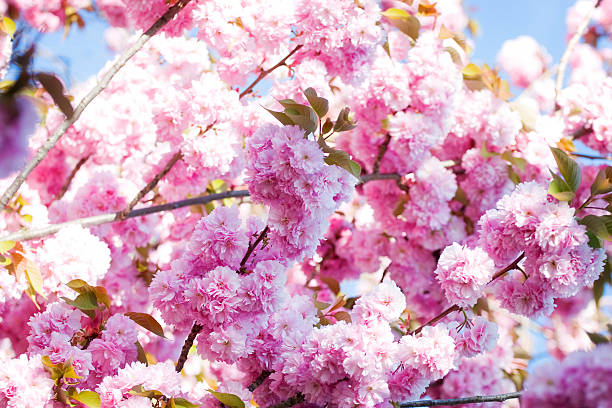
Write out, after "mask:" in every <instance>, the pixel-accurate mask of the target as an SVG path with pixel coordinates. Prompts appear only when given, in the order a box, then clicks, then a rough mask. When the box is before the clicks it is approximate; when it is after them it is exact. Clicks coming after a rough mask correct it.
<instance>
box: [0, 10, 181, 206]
mask: <svg viewBox="0 0 612 408" xmlns="http://www.w3.org/2000/svg"><path fill="white" fill-rule="evenodd" d="M190 1H191V0H179V1H178V2H177V3H176V4H175V5H174V6H172V7H170V8H169V9H168V11H166V12H165V13H164V14H163V15H162V16H161V17H160V18H159V19H158V20H157V21H156V22H155V23H153V25H152V26H151V27H150V28H149V29H148V30H147V31H145V32H144V33H143V34H142V35H141V36H140V37H139V38H138V40H136V42H135V43H134V44H133V45H132V46H131V47H130V48H128V49H127V50H126V51H125V52H124V53H123V54H122V55H121V56H120V57H119V58H118V59H117V61H115V63H114V64H113V65H112V66H111V67H110V69H109V70H108V71H107V72H106V73H105V74H104V76H102V79H100V82H98V83H97V84H96V85H95V86H94V87H93V88H92V89H91V90H90V91H89V92H88V93H87V95H85V96H84V97H83V99H82V100H81V102H79V104H78V105H77V107H76V108H75V109H74V111H73V112H72V115H70V116H69V117H67V118H66V119H64V121H63V122H62V123H61V124H60V125H59V126H58V127H57V129H55V131H54V132H53V134H52V135H51V136H50V137H49V138H48V139H47V140H46V141H45V143H43V145H42V146H41V147H40V148H39V149H38V151H37V152H36V154H35V155H34V158H33V159H32V160H31V161H30V162H29V163H28V164H26V166H25V168H24V169H23V170H21V172H20V173H19V174H18V175H17V176H16V177H15V179H14V180H13V182H12V183H11V185H10V186H9V187H8V188H7V189H6V191H5V192H4V194H2V197H1V198H0V208H4V207H6V206H7V205H8V203H9V202H10V201H11V198H13V196H14V195H15V193H16V192H17V190H19V187H21V185H22V184H23V183H24V182H25V180H26V178H27V177H28V175H29V174H30V173H31V172H32V171H33V170H34V169H35V168H36V166H38V164H40V162H41V161H42V160H43V159H44V158H45V156H47V153H49V151H50V150H51V149H52V148H53V146H55V144H56V143H57V141H58V140H59V139H60V138H61V137H62V136H63V135H64V133H66V131H67V130H68V128H70V126H72V125H73V124H74V123H75V122H76V121H77V120H78V119H79V117H81V114H82V113H83V111H84V110H85V108H87V106H88V105H89V104H90V103H91V102H92V101H93V100H94V99H95V98H96V96H98V95H99V94H100V93H101V92H102V91H103V90H104V89H105V88H106V87H107V86H108V84H109V83H110V81H111V79H113V77H114V76H115V74H117V72H119V70H120V69H121V68H123V66H124V65H125V64H126V63H127V62H128V61H129V60H130V58H132V57H133V56H134V55H135V54H136V53H137V52H138V51H139V50H140V49H141V48H142V47H143V46H144V45H145V43H146V42H147V41H149V39H150V38H151V37H153V36H154V35H155V34H157V33H158V32H159V31H160V30H161V29H162V28H163V27H164V26H165V25H166V24H168V22H170V21H171V20H172V19H173V18H174V16H176V15H177V13H178V12H179V11H181V10H182V9H183V8H185V6H187V4H189V2H190Z"/></svg>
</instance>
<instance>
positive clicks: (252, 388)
mask: <svg viewBox="0 0 612 408" xmlns="http://www.w3.org/2000/svg"><path fill="white" fill-rule="evenodd" d="M270 375H272V371H266V370H264V371H262V372H261V374H259V376H258V377H257V378H256V379H255V380H253V382H252V383H251V384H250V385H249V391H251V392H253V391H255V390H256V389H257V387H259V386H260V385H261V384H263V382H264V381H265V380H266V378H268V377H269V376H270Z"/></svg>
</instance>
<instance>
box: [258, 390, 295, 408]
mask: <svg viewBox="0 0 612 408" xmlns="http://www.w3.org/2000/svg"><path fill="white" fill-rule="evenodd" d="M301 402H304V394H302V393H301V392H300V393H297V394H295V395H294V396H293V397H291V398H289V399H287V400H285V401H283V402H279V403H278V404H274V405H270V406H269V407H267V408H289V407H292V406H294V405H297V404H299V403H301Z"/></svg>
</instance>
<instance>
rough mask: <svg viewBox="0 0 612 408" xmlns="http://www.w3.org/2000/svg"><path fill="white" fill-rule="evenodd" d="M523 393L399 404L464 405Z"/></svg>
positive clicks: (407, 406)
mask: <svg viewBox="0 0 612 408" xmlns="http://www.w3.org/2000/svg"><path fill="white" fill-rule="evenodd" d="M520 396H521V393H520V392H519V391H517V392H510V393H508V394H498V395H475V396H473V397H463V398H451V399H443V400H419V401H410V402H403V403H401V404H400V405H399V406H400V408H412V407H439V406H441V405H462V404H476V403H479V402H502V401H506V400H509V399H514V398H520Z"/></svg>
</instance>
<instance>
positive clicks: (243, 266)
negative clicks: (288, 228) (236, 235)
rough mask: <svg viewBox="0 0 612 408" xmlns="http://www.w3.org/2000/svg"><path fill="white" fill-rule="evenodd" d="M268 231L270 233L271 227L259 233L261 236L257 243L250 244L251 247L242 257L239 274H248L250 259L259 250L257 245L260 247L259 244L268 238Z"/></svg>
mask: <svg viewBox="0 0 612 408" xmlns="http://www.w3.org/2000/svg"><path fill="white" fill-rule="evenodd" d="M268 231H270V227H268V226H267V225H266V227H265V228H264V229H263V230H262V231H261V232H260V233H259V236H258V237H257V239H256V240H255V242H253V243H252V244H251V243H250V242H249V247H248V249H247V251H246V253H245V254H244V256H243V257H242V260H241V261H240V268H239V269H238V273H240V274H243V273H245V272H246V263H247V261H248V260H249V257H250V256H251V254H252V253H253V251H254V250H255V248H257V245H259V243H260V242H261V241H262V240H263V239H264V238H265V237H266V235H268Z"/></svg>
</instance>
